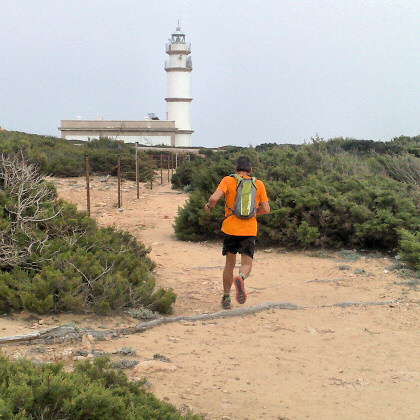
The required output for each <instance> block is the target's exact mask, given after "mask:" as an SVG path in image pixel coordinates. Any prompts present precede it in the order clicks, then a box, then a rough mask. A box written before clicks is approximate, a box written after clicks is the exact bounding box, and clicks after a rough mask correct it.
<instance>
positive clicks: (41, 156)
mask: <svg viewBox="0 0 420 420" xmlns="http://www.w3.org/2000/svg"><path fill="white" fill-rule="evenodd" d="M0 150H2V151H3V153H5V154H11V153H17V152H19V151H23V155H24V157H25V158H26V159H27V160H28V161H29V162H31V163H34V164H35V165H36V166H37V167H38V168H39V169H40V171H41V172H42V173H43V174H47V175H52V176H58V177H74V176H84V175H85V173H86V170H85V155H86V154H88V155H89V166H90V173H96V174H109V175H116V174H117V157H118V156H120V159H121V173H122V175H123V176H124V177H126V178H128V179H135V178H136V174H135V167H136V163H135V148H134V146H133V145H132V144H125V143H123V142H121V141H115V140H111V139H108V138H101V139H99V140H92V141H90V142H81V143H77V144H76V143H75V142H72V141H69V140H65V139H61V138H56V137H48V136H39V135H35V134H25V133H19V132H13V131H12V132H9V131H0ZM149 179H150V166H149V159H148V156H147V155H146V153H145V152H143V151H140V152H139V180H140V181H141V182H146V181H147V180H149Z"/></svg>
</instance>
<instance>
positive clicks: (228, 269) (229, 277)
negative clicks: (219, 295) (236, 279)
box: [223, 252, 236, 294]
mask: <svg viewBox="0 0 420 420" xmlns="http://www.w3.org/2000/svg"><path fill="white" fill-rule="evenodd" d="M235 264H236V254H231V253H230V252H227V253H226V264H225V268H224V269H223V292H224V293H225V294H226V293H230V289H231V288H232V283H233V270H234V269H235Z"/></svg>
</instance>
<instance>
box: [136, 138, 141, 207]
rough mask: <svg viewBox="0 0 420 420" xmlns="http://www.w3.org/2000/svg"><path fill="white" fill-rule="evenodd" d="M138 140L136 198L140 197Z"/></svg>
mask: <svg viewBox="0 0 420 420" xmlns="http://www.w3.org/2000/svg"><path fill="white" fill-rule="evenodd" d="M138 144H139V143H138V142H136V189H137V200H138V199H139V198H140V176H139V154H138V150H137V146H138Z"/></svg>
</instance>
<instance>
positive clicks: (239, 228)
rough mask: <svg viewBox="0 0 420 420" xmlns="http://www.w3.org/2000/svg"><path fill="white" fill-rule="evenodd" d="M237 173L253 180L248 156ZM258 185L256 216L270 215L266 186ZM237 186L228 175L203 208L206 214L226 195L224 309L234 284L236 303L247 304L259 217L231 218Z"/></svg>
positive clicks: (239, 161) (228, 305) (239, 163)
mask: <svg viewBox="0 0 420 420" xmlns="http://www.w3.org/2000/svg"><path fill="white" fill-rule="evenodd" d="M234 170H235V174H238V175H239V176H240V177H242V178H251V177H250V174H251V171H252V164H251V160H250V159H249V157H248V156H240V157H239V158H238V159H236V163H235V168H234ZM255 185H256V189H257V191H256V195H255V206H256V208H257V212H256V214H268V213H270V204H269V203H268V197H267V192H266V190H265V186H264V184H263V183H262V182H261V181H260V180H256V182H255ZM236 187H237V181H236V178H235V177H233V176H225V177H224V178H223V179H222V180H221V181H220V184H219V186H218V187H217V189H216V191H215V192H214V193H213V194H212V195H211V197H210V198H209V200H208V202H207V203H206V205H205V206H204V210H205V211H206V213H210V211H211V210H212V209H213V208H214V206H215V205H216V203H217V202H218V201H219V199H220V198H221V197H222V196H223V195H224V196H225V219H224V220H223V223H222V232H223V233H224V234H225V238H224V240H223V249H222V255H225V256H226V264H225V267H224V269H223V298H222V307H223V308H224V309H230V308H231V300H230V290H231V288H232V284H234V285H235V289H236V300H237V302H238V303H240V304H243V303H245V301H246V292H245V285H244V280H245V279H246V278H247V277H248V276H249V275H250V273H251V269H252V261H253V258H254V249H255V240H256V237H257V218H256V216H254V217H251V218H250V219H240V218H238V217H236V216H235V215H232V212H231V210H230V209H232V208H233V203H234V202H235V197H236ZM237 253H239V254H241V267H240V269H239V275H238V276H236V277H234V276H233V271H234V269H235V265H236V254H237Z"/></svg>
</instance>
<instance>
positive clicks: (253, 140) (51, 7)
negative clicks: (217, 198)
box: [0, 0, 420, 147]
mask: <svg viewBox="0 0 420 420" xmlns="http://www.w3.org/2000/svg"><path fill="white" fill-rule="evenodd" d="M178 19H179V20H180V25H181V29H182V30H183V31H184V33H185V34H186V38H187V42H191V48H192V54H191V56H192V60H193V67H194V70H193V72H192V77H191V78H192V86H191V90H192V97H193V98H194V100H193V102H192V105H191V125H192V129H193V130H195V133H194V134H193V136H192V145H193V146H205V147H214V146H222V145H226V144H234V145H241V146H248V145H250V144H252V145H254V146H255V145H257V144H260V143H265V142H277V143H303V142H304V141H309V140H310V138H311V137H314V136H315V135H316V134H318V135H319V136H320V137H323V138H331V137H335V136H343V137H354V138H358V139H373V140H383V141H387V140H391V139H392V138H393V137H395V136H399V135H409V136H414V135H418V134H420V29H419V28H420V1H418V0H412V1H407V0H395V1H391V0H371V1H369V0H366V1H358V0H351V1H333V0H260V1H251V0H225V1H220V0H183V1H175V0H153V1H152V0H150V1H141V0H118V1H117V0H66V1H61V0H39V1H38V0H1V1H0V39H1V66H0V126H2V127H4V128H6V129H8V130H17V131H25V132H28V133H37V134H50V135H55V136H59V131H58V129H57V127H58V126H59V125H60V120H61V119H74V118H76V117H77V116H81V117H82V118H84V119H96V118H97V117H103V118H105V119H127V120H130V119H142V118H143V117H144V116H145V115H146V114H147V113H149V112H154V113H155V114H157V115H158V116H159V117H160V118H161V119H164V118H165V114H166V103H165V101H164V98H165V96H166V73H165V71H164V67H163V63H164V61H165V60H167V58H168V56H167V54H166V53H165V43H166V42H167V40H168V37H169V36H170V34H171V33H172V32H173V31H174V30H175V28H176V26H177V21H178Z"/></svg>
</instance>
